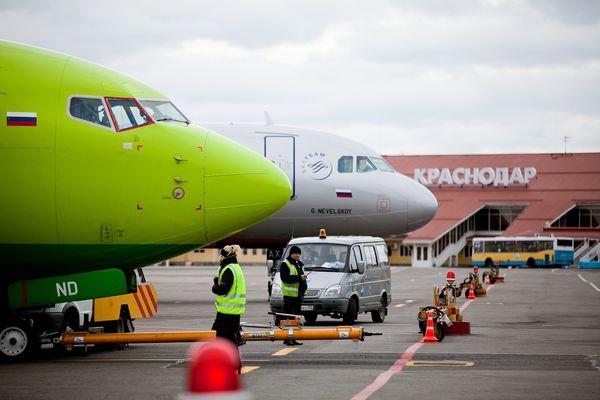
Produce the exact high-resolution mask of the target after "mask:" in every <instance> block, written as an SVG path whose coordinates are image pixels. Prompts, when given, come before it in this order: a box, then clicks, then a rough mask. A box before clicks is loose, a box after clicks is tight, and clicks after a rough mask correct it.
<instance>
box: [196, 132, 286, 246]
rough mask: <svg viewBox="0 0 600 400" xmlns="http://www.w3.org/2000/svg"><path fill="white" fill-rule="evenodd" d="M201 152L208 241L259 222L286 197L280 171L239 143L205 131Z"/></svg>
mask: <svg viewBox="0 0 600 400" xmlns="http://www.w3.org/2000/svg"><path fill="white" fill-rule="evenodd" d="M205 154H206V161H207V162H206V163H205V165H206V170H205V174H204V195H205V198H204V203H205V214H204V215H205V224H206V237H207V240H208V242H213V241H216V240H219V239H222V238H225V237H228V236H230V235H232V234H234V233H236V232H239V231H241V230H243V229H246V228H248V227H250V226H252V225H254V224H256V223H258V222H260V221H262V220H263V219H265V218H267V217H268V216H270V215H271V214H273V213H275V212H276V211H278V210H280V209H281V208H282V207H283V206H285V204H286V203H287V202H288V200H289V199H290V195H291V186H290V182H289V180H288V178H287V176H286V175H285V174H284V173H283V171H281V170H280V169H279V168H278V167H277V166H275V165H274V164H273V163H272V162H270V161H269V160H267V159H266V158H264V157H262V156H261V155H259V154H256V153H254V152H253V151H251V150H249V149H248V148H246V147H244V146H242V145H241V144H239V143H237V142H235V141H233V140H231V139H228V138H226V137H224V136H221V135H219V134H217V133H214V132H212V131H208V135H207V138H206V148H205Z"/></svg>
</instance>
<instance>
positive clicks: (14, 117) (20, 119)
mask: <svg viewBox="0 0 600 400" xmlns="http://www.w3.org/2000/svg"><path fill="white" fill-rule="evenodd" d="M6 126H37V113H33V112H7V113H6Z"/></svg>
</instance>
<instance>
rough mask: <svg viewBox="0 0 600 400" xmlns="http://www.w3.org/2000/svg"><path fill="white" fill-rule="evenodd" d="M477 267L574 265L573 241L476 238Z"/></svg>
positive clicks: (539, 237) (537, 238) (474, 251)
mask: <svg viewBox="0 0 600 400" xmlns="http://www.w3.org/2000/svg"><path fill="white" fill-rule="evenodd" d="M472 261H473V265H476V266H486V267H489V266H491V265H492V264H494V265H500V266H514V267H518V266H528V267H530V268H532V267H536V266H560V267H565V266H568V265H571V264H572V263H573V239H571V238H559V237H541V236H538V237H494V238H474V239H473V256H472Z"/></svg>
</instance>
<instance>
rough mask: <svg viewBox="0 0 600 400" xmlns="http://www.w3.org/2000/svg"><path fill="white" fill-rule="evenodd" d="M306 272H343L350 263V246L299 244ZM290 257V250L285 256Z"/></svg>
mask: <svg viewBox="0 0 600 400" xmlns="http://www.w3.org/2000/svg"><path fill="white" fill-rule="evenodd" d="M297 246H298V247H300V250H301V251H302V255H301V256H300V261H302V263H304V269H305V270H306V271H331V272H343V271H344V270H345V269H346V265H347V261H348V246H346V245H343V244H327V243H307V244H298V245H297ZM288 255H289V248H288V250H287V251H286V254H285V256H286V257H287V256H288Z"/></svg>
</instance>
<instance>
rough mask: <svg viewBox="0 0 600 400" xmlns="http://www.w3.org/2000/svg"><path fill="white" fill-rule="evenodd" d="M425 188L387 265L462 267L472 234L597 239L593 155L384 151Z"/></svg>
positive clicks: (201, 260) (599, 194)
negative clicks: (421, 212) (413, 224)
mask: <svg viewBox="0 0 600 400" xmlns="http://www.w3.org/2000/svg"><path fill="white" fill-rule="evenodd" d="M385 158H386V160H387V161H388V162H389V163H390V164H391V165H392V166H393V167H394V168H395V169H396V170H397V171H398V172H401V173H402V174H404V175H407V176H409V177H412V178H414V179H416V180H417V181H419V182H420V183H422V184H423V185H425V186H427V187H428V188H429V189H430V190H431V191H432V192H433V193H434V194H435V196H436V198H437V199H438V203H439V208H438V211H437V214H436V216H435V217H434V219H433V220H432V221H431V222H430V223H429V224H427V225H425V226H424V227H422V228H421V229H418V230H417V231H414V232H412V233H410V234H408V235H407V236H405V237H395V238H386V242H387V244H388V248H389V253H390V262H391V264H393V265H412V266H416V267H419V266H422V267H426V266H468V265H470V264H471V253H472V238H473V237H481V236H552V235H554V236H561V237H569V238H574V239H575V249H576V252H575V258H576V259H577V257H578V256H579V257H581V256H582V255H583V254H585V251H586V250H587V249H590V248H591V247H592V246H594V245H595V244H596V243H598V242H599V241H600V153H566V154H564V153H563V154H489V155H488V154H485V155H433V156H393V155H392V156H385ZM265 257H266V250H264V249H245V250H244V254H243V255H241V256H240V257H239V259H240V262H241V263H242V264H261V265H264V263H265ZM218 260H219V253H218V250H217V249H210V248H206V249H198V250H195V251H194V252H191V253H187V254H184V255H181V256H179V257H176V258H174V259H171V260H169V261H168V263H170V264H172V265H195V264H212V265H218Z"/></svg>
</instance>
